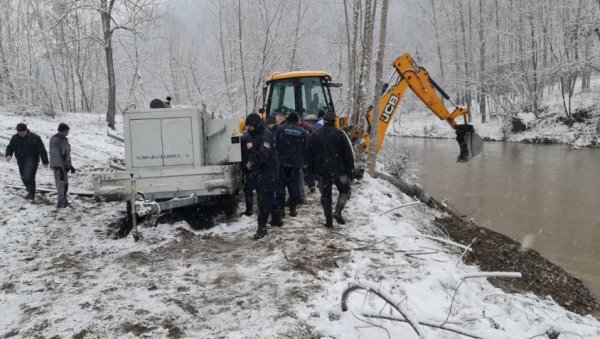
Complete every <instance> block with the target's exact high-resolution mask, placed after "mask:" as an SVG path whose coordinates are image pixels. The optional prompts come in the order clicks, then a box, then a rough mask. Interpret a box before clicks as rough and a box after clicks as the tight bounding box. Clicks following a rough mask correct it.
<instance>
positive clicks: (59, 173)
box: [50, 123, 75, 208]
mask: <svg viewBox="0 0 600 339" xmlns="http://www.w3.org/2000/svg"><path fill="white" fill-rule="evenodd" d="M68 135H69V126H67V124H65V123H60V125H58V133H56V134H54V135H53V136H52V138H50V166H51V167H52V170H53V171H54V182H55V183H56V193H57V195H58V202H57V204H56V207H57V208H65V207H67V206H71V205H70V204H69V202H68V201H67V192H68V191H69V173H68V172H69V171H71V173H75V168H73V166H72V165H71V145H69V139H67V136H68Z"/></svg>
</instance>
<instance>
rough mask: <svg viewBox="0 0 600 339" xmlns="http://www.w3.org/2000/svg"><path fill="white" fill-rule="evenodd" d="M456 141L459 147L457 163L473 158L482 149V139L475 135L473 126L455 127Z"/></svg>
mask: <svg viewBox="0 0 600 339" xmlns="http://www.w3.org/2000/svg"><path fill="white" fill-rule="evenodd" d="M456 141H457V142H458V146H459V147H460V154H459V155H458V158H457V159H456V161H457V162H467V161H469V160H471V159H472V158H473V157H475V156H476V155H477V154H479V153H480V152H481V150H482V149H483V139H481V137H480V136H479V134H477V133H475V129H474V128H473V125H468V124H464V125H458V126H456Z"/></svg>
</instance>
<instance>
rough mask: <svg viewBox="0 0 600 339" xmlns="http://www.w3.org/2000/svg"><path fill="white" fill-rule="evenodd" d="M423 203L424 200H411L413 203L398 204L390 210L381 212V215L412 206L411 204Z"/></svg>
mask: <svg viewBox="0 0 600 339" xmlns="http://www.w3.org/2000/svg"><path fill="white" fill-rule="evenodd" d="M421 204H422V202H420V201H414V202H411V203H408V204H404V205H400V206H396V207H394V208H392V209H389V210H387V211H385V212H383V213H381V214H380V215H386V214H388V213H390V212H391V211H395V210H397V209H400V208H404V207H410V206H416V205H421Z"/></svg>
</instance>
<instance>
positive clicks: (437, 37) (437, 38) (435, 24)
mask: <svg viewBox="0 0 600 339" xmlns="http://www.w3.org/2000/svg"><path fill="white" fill-rule="evenodd" d="M431 9H432V11H433V28H434V33H435V42H436V47H437V54H438V60H439V63H440V75H441V77H442V82H441V83H444V78H445V75H444V61H445V60H444V56H443V55H442V43H441V41H440V33H439V29H438V21H437V14H436V11H435V2H434V0H431Z"/></svg>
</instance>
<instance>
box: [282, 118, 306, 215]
mask: <svg viewBox="0 0 600 339" xmlns="http://www.w3.org/2000/svg"><path fill="white" fill-rule="evenodd" d="M298 120H299V118H298V114H296V113H295V112H292V113H290V114H289V115H288V116H287V118H286V123H285V124H282V125H281V126H279V127H277V132H276V133H275V145H276V149H277V155H278V157H279V182H278V185H277V186H278V187H277V193H276V197H277V204H276V205H277V206H276V208H277V212H276V213H279V214H281V215H284V214H285V213H284V212H283V211H284V210H285V190H286V188H287V190H288V193H289V195H290V216H292V217H295V216H296V215H297V212H296V206H297V205H298V202H299V201H300V195H301V193H300V190H301V187H300V174H301V170H302V166H304V155H305V151H306V144H307V140H308V133H306V131H305V130H304V129H303V128H301V127H300V126H298Z"/></svg>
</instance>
